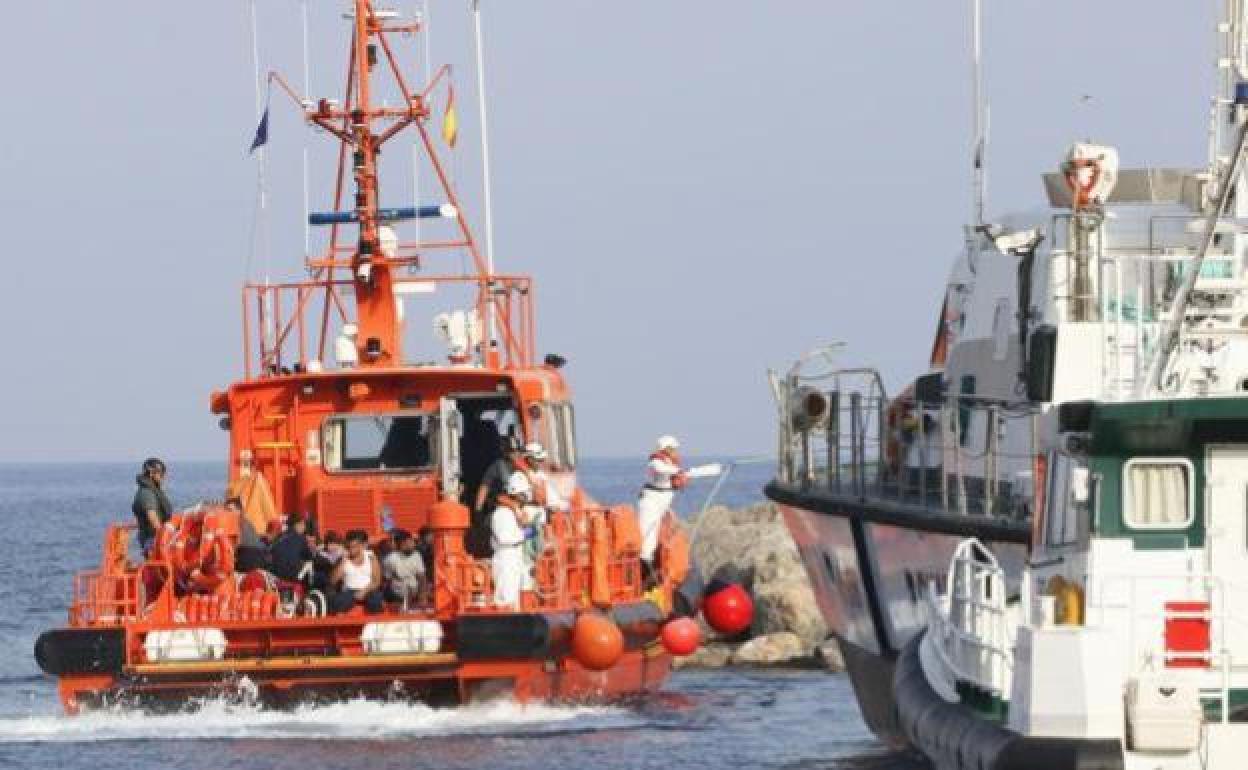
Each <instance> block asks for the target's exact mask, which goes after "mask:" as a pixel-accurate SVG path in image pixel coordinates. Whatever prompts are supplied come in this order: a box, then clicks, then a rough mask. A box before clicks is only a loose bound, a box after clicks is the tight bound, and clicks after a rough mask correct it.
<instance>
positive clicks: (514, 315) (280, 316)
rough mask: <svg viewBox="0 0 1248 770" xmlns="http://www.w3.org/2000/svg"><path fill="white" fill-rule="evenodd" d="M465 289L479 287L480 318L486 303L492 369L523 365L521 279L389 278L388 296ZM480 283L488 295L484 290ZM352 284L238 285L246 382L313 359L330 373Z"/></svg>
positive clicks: (524, 287) (527, 316) (528, 300)
mask: <svg viewBox="0 0 1248 770" xmlns="http://www.w3.org/2000/svg"><path fill="white" fill-rule="evenodd" d="M472 284H477V285H478V286H479V287H482V288H480V289H479V290H478V292H477V298H476V302H475V306H476V310H477V312H478V313H480V314H481V316H482V317H483V318H484V316H485V314H486V312H487V309H488V307H489V305H490V304H491V303H493V310H494V315H495V318H496V319H497V325H496V333H497V336H498V340H497V341H498V353H499V361H498V364H500V365H502V366H506V367H523V366H531V365H532V363H533V350H534V346H535V343H534V336H535V334H534V317H533V283H532V279H530V278H529V277H528V276H518V275H495V276H492V277H491V278H490V279H489V280H488V282H485V281H483V279H482V278H481V276H479V275H435V276H424V275H421V276H397V275H396V276H395V278H394V285H395V291H396V292H404V291H406V289H405V287H410V288H412V289H414V290H415V293H416V294H423V293H427V292H429V291H433V290H435V289H437V288H438V287H439V286H448V285H450V286H453V285H461V286H469V287H471V285H472ZM486 285H488V289H485V288H484V287H485V286H486ZM353 286H354V282H353V281H350V280H345V279H334V280H320V281H304V282H295V283H276V284H247V285H246V286H244V287H243V358H244V366H245V369H244V373H245V375H246V377H247V379H251V378H252V377H253V376H258V377H268V376H275V375H278V374H282V373H288V372H294V371H298V370H300V369H305V368H307V366H308V364H309V363H311V362H313V361H315V362H318V363H319V364H320V365H321V366H322V367H323V368H326V369H328V368H330V367H331V366H332V362H331V361H330V360H329V358H328V357H329V356H330V355H331V353H332V344H331V343H332V335H334V334H336V333H337V330H338V329H339V328H340V327H341V325H342V324H344V323H347V322H349V319H350V316H351V310H350V308H349V307H348V306H347V301H346V299H344V294H345V293H346V292H347V291H349V290H351V288H352V287H353ZM451 309H453V308H439V310H451ZM431 316H432V314H431ZM487 342H488V341H487Z"/></svg>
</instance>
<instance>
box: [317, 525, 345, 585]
mask: <svg viewBox="0 0 1248 770" xmlns="http://www.w3.org/2000/svg"><path fill="white" fill-rule="evenodd" d="M345 553H346V548H345V546H343V544H342V535H340V534H338V533H337V532H336V531H335V530H332V529H331V530H330V531H328V532H326V533H325V538H324V539H323V540H322V541H321V544H320V547H319V548H317V550H316V557H315V558H314V559H313V560H312V568H313V576H312V587H313V588H316V589H319V590H321V591H327V590H328V589H329V585H330V576H331V575H333V572H334V567H337V566H338V562H340V561H342V556H343V554H345Z"/></svg>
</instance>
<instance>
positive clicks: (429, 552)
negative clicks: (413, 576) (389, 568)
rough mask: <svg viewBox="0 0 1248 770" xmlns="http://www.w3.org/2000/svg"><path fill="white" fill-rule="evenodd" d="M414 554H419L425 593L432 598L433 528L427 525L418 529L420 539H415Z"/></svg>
mask: <svg viewBox="0 0 1248 770" xmlns="http://www.w3.org/2000/svg"><path fill="white" fill-rule="evenodd" d="M416 553H418V554H420V560H421V563H422V564H424V565H425V591H426V593H427V594H429V595H430V596H432V594H433V586H434V584H435V583H434V571H433V570H434V567H435V566H437V565H436V563H435V562H434V560H433V528H432V527H430V526H429V525H428V524H426V525H425V526H423V527H421V528H420V537H418V538H417V539H416Z"/></svg>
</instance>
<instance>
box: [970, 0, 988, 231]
mask: <svg viewBox="0 0 1248 770" xmlns="http://www.w3.org/2000/svg"><path fill="white" fill-rule="evenodd" d="M981 19H982V9H981V0H971V89H972V94H973V96H972V98H973V101H974V105H973V109H974V114H973V115H972V118H971V120H972V126H973V130H974V141H975V144H974V147H973V148H972V153H973V155H972V162H973V164H974V167H973V173H974V183H973V184H974V192H973V208H972V211H971V218H972V224H974V225H977V226H978V225H982V224H983V223H984V192H985V184H984V176H985V170H984V165H985V163H986V161H987V158H986V156H987V152H988V147H987V144H988V140H987V127H986V126H985V123H986V120H985V118H984V72H983V64H982V56H983V51H982V47H983V45H982V33H981V28H982V23H981Z"/></svg>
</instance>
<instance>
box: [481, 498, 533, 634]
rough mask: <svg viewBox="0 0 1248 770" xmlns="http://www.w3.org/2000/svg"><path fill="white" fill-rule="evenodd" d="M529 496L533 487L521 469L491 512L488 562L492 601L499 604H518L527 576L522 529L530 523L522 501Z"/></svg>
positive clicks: (524, 501)
mask: <svg viewBox="0 0 1248 770" xmlns="http://www.w3.org/2000/svg"><path fill="white" fill-rule="evenodd" d="M532 497H533V490H532V489H531V488H530V486H529V482H528V479H527V478H525V476H524V474H522V473H513V474H512V475H511V478H510V479H508V481H507V487H506V489H505V490H504V492H503V494H501V495H499V496H498V501H497V506H496V507H495V508H494V512H493V513H492V514H491V515H490V534H491V538H490V541H491V545H493V547H494V556H493V560H492V562H491V566H492V568H493V571H494V603H495V604H496V605H498V606H500V607H510V608H512V609H519V608H520V592H521V591H522V590H523V589H524V586H525V583H526V582H527V577H528V565H527V564H526V563H525V558H524V541H525V532H524V530H525V527H527V526H528V525H529V514H528V513H527V512H526V511H525V505H526V504H528V503H529V502H530V501H531V500H532Z"/></svg>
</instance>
